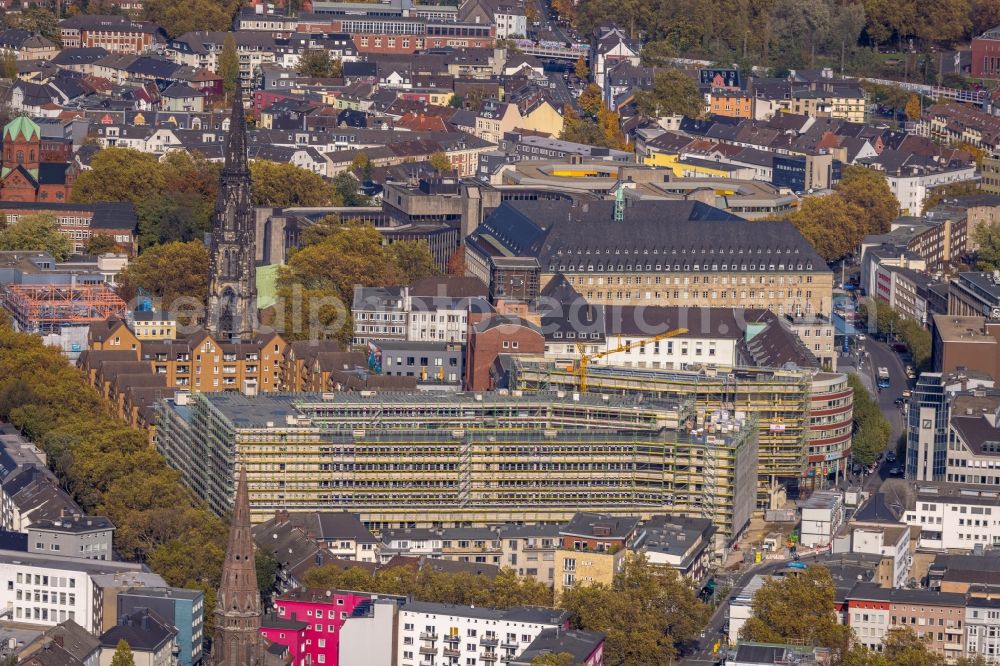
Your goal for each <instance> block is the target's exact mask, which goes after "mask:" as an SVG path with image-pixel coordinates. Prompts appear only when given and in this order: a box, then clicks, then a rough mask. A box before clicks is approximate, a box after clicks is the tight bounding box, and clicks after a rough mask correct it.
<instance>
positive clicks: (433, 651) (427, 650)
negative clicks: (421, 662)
mask: <svg viewBox="0 0 1000 666" xmlns="http://www.w3.org/2000/svg"><path fill="white" fill-rule="evenodd" d="M437 653H438V651H437V648H432V647H424V646H423V645H421V646H420V654H433V655H436V654H437Z"/></svg>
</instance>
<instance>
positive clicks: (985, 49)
mask: <svg viewBox="0 0 1000 666" xmlns="http://www.w3.org/2000/svg"><path fill="white" fill-rule="evenodd" d="M972 78H974V79H1000V26H997V27H996V28H993V29H991V30H987V31H986V32H984V33H983V34H981V35H979V36H978V37H973V39H972Z"/></svg>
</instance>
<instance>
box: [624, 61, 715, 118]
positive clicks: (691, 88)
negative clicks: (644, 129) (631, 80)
mask: <svg viewBox="0 0 1000 666" xmlns="http://www.w3.org/2000/svg"><path fill="white" fill-rule="evenodd" d="M635 102H636V106H637V107H638V109H639V112H640V113H642V114H644V115H647V116H651V117H653V118H660V117H663V116H674V115H683V116H687V117H689V118H699V117H701V115H702V114H703V113H704V112H705V100H704V98H703V97H702V96H701V92H700V91H699V90H698V84H697V83H695V80H694V79H692V78H691V77H690V76H688V75H687V74H685V73H684V72H682V71H680V70H679V69H674V68H669V69H662V70H659V71H657V72H656V74H655V75H654V77H653V87H652V88H650V89H649V90H637V91H636V93H635Z"/></svg>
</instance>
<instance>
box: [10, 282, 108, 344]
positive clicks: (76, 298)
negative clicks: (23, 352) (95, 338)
mask: <svg viewBox="0 0 1000 666" xmlns="http://www.w3.org/2000/svg"><path fill="white" fill-rule="evenodd" d="M0 299H2V301H0V302H2V305H3V307H4V309H5V310H6V311H7V312H9V313H10V315H11V318H12V319H13V321H14V325H15V326H16V327H17V329H18V330H21V331H25V332H27V333H38V334H41V335H46V334H49V333H59V332H60V331H61V330H62V327H63V326H83V325H87V324H91V323H94V322H98V321H107V319H108V318H109V317H124V316H125V311H126V304H125V301H123V300H122V299H121V297H120V296H118V294H117V293H116V292H115V290H114V289H112V288H111V287H109V286H108V285H107V284H105V283H103V282H102V283H100V284H58V285H47V284H6V285H3V290H2V292H0Z"/></svg>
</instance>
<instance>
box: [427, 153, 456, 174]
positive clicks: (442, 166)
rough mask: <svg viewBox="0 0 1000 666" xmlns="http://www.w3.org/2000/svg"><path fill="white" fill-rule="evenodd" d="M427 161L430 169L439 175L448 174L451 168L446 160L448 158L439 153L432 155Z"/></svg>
mask: <svg viewBox="0 0 1000 666" xmlns="http://www.w3.org/2000/svg"><path fill="white" fill-rule="evenodd" d="M428 161H429V162H430V165H431V168H433V169H434V170H435V171H437V172H438V173H439V174H444V173H448V172H449V171H451V170H452V168H453V167H452V166H451V160H450V159H448V156H447V155H445V154H444V153H442V152H440V151H438V152H436V153H434V154H432V155H431V156H430V158H429V160H428Z"/></svg>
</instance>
